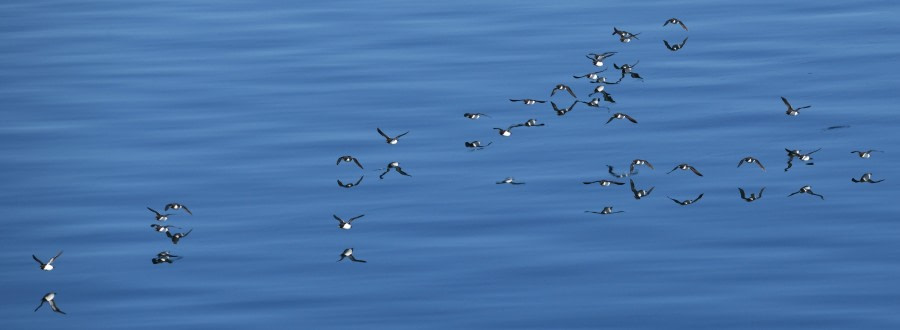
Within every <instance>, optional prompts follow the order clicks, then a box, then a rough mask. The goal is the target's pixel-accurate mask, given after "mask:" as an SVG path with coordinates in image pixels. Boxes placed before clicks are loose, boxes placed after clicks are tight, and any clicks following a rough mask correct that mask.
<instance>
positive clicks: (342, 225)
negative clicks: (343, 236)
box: [331, 214, 365, 230]
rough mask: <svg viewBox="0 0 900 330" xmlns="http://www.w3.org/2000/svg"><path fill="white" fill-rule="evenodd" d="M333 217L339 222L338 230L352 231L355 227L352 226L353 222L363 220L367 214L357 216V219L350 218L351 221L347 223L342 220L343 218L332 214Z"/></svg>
mask: <svg viewBox="0 0 900 330" xmlns="http://www.w3.org/2000/svg"><path fill="white" fill-rule="evenodd" d="M331 216H332V217H334V220H337V221H338V222H339V224H338V228H341V229H345V230H346V229H350V227H353V225H352V224H351V223H352V222H353V220H356V219H359V218H362V217H364V216H365V214H360V215H357V216H355V217H352V218H350V219H349V220H347V221H344V219H341V218H340V217H338V216H337V215H336V214H332V215H331Z"/></svg>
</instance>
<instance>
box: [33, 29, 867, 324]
mask: <svg viewBox="0 0 900 330" xmlns="http://www.w3.org/2000/svg"><path fill="white" fill-rule="evenodd" d="M669 24H673V25H677V26H680V27H681V28H683V29H684V30H685V31H688V27H687V26H686V25H685V24H684V22H682V21H681V20H679V19H677V18H670V19H668V20H666V21H665V23H664V24H663V26H667V25H669ZM612 34H613V35H616V36H618V37H619V41H620V42H622V43H628V42H631V41H632V40H638V35H640V33H631V32H628V31H625V30H619V29H618V28H615V27H614V28H613V33H612ZM687 40H688V38H687V37H685V38H684V39H683V41H682V42H681V43H678V44H670V43H669V42H668V41H666V40H663V43H664V45H665V46H666V48H667V49H668V50H670V51H678V50H680V49H682V48H683V47H684V46H685V44H686V43H687ZM616 54H617V52H603V53H591V54H587V55H586V57H587V58H588V59H589V60H590V61H591V63H592V64H593V66H595V67H603V66H605V63H604V61H605V60H607V59H609V58H610V57H612V56H614V55H616ZM638 63H640V61H635V63H634V64H627V63H626V64H622V65H619V64H617V63H613V68H614V69H615V70H617V71H618V72H619V77H618V79H617V80H616V81H611V80H607V78H606V77H604V76H601V74H602V73H604V72H605V71H606V70H607V69H603V70H600V71H594V72H589V73H585V74H582V75H573V78H575V79H582V78H586V79H587V80H589V82H590V83H592V84H596V85H597V86H596V87H594V88H593V91H592V93H590V94H589V95H588V96H589V97H592V99H591V100H589V101H582V100H579V99H578V97H577V96H576V94H575V92H574V91H573V89H572V88H571V87H569V86H568V85H565V84H557V85H556V86H554V87H553V89H551V91H550V97H554V96H555V95H556V94H557V93H558V92H559V93H563V92H565V93H566V94H569V95H571V96H572V97H573V98H574V101H573V102H572V103H571V104H570V105H569V106H568V107H565V108H561V107H559V106H558V105H557V104H556V103H555V102H553V101H547V100H538V99H532V98H522V99H509V101H511V102H517V103H522V104H524V105H526V106H533V105H536V104H544V103H547V102H549V103H550V105H551V107H552V109H553V110H554V112H555V113H556V115H557V116H564V115H566V114H567V113H569V112H571V111H572V110H573V109H574V108H575V106H576V105H577V104H578V103H583V104H585V105H586V106H588V107H593V108H606V109H607V110H608V111H609V107H607V106H604V105H602V104H604V103H609V104H614V103H616V101H615V99H614V98H613V95H612V94H610V93H609V91H608V90H607V89H606V87H607V86H609V85H618V84H620V83H622V81H623V80H624V79H625V78H626V77H629V78H631V79H638V80H643V79H644V78H643V77H641V75H640V74H639V73H637V72H636V71H635V70H634V68H635V67H636V66H637V65H638ZM597 94H599V96H600V97H602V100H601V98H600V97H594V96H595V95H597ZM781 101H782V102H783V103H784V105H785V106H786V108H787V109H786V111H785V113H786V114H787V115H788V116H798V115H799V114H800V110H803V109H807V108H810V107H811V106H809V105H806V106H801V107H794V106H793V105H791V103H790V102H788V100H787V99H786V98H784V97H781ZM463 116H464V117H465V118H468V119H471V120H478V119H480V118H481V117H490V116H489V115H488V114H485V113H464V114H463ZM616 120H626V121H628V122H630V123H632V124H637V123H638V120H637V119H635V118H634V117H632V116H630V115H628V114H626V113H622V112H616V113H613V114H612V115H611V116H610V117H609V119H608V120H607V121H606V124H610V123H612V122H613V121H616ZM544 125H545V124H543V123H538V121H537V119H534V118H531V119H528V120H527V121H525V122H523V123H516V124H512V125H509V126H506V127H494V128H493V129H494V130H497V133H498V134H499V135H500V136H502V137H509V136H511V135H512V130H513V129H514V128H519V127H540V126H544ZM845 127H848V126H832V127H829V128H827V129H838V128H845ZM376 131H377V132H378V134H379V135H381V137H383V138H384V139H385V142H386V143H387V144H389V145H395V144H397V143H399V142H400V138H402V137H404V136H406V135H407V134H409V131H406V132H404V133H402V134H398V135H394V136H392V135H389V134H387V133H385V132H384V131H382V130H381V128H376ZM492 143H493V142H488V143H486V144H484V143H482V142H480V141H477V140H475V141H467V142H465V147H466V148H469V149H471V150H472V151H475V150H482V149H484V148H487V147H488V146H490V145H491V144H492ZM819 150H821V148H819V149H816V150H813V151H810V152H805V153H804V152H802V151H801V150H798V149H787V148H785V151H786V152H787V165H786V167H785V168H784V171H785V172H787V171H788V170H789V169H791V168H792V167H793V162H794V161H795V160H799V161H800V162H802V163H804V164H806V165H814V163H813V158H812V155H813V154H814V153H816V152H818V151H819ZM875 152H883V151H880V150H872V149H869V150H854V151H851V154H856V155H857V156H858V157H859V158H863V159H867V158H870V157H872V155H873V153H875ZM341 163H352V165H355V166H357V167H359V168H360V169H364V167H363V165H362V163H360V161H359V159H357V158H356V157H353V156H351V155H344V156H340V157H338V159H337V162H336V165H340V164H341ZM744 164H751V165H756V166H757V167H758V168H759V169H760V170H762V171H766V167H765V166H764V165H763V163H762V162H760V160H759V159H757V158H755V157H753V156H747V157H744V158H742V159H740V160H739V161H738V164H737V167H741V166H742V165H744ZM639 166H645V167H647V168H649V169H650V170H655V168H654V167H653V164H651V163H650V161H648V160H645V159H634V160H633V161H631V163H630V164H629V166H628V171H627V172H617V171H615V168H614V167H613V166H610V165H606V167H607V171H608V172H609V174H610V175H611V176H612V177H613V179H612V180H607V179H600V180H591V181H583V182H582V183H583V184H585V185H592V184H598V185H599V186H601V187H609V186H613V185H616V186H622V185H625V182H623V181H617V180H616V179H624V178H627V177H631V176H634V175H637V174H638V170H637V169H638V167H639ZM380 170H383V172H382V173H381V175H379V178H380V179H384V177H385V175H388V174H389V173H390V172H391V171H394V172H397V173H398V174H399V175H403V176H411V175H410V174H409V173H407V172H406V171H404V170H403V168H402V167H400V163H399V162H396V161H392V162H390V163H388V164H387V166H386V167H385V168H383V169H380ZM679 170H681V171H689V172H690V173H692V174H694V175H695V176H698V177H702V176H703V174H702V173H701V172H700V170H698V169H697V167H695V166H693V165H691V164H688V163H681V164H678V165H675V166H674V167H673V168H672V169H671V170H669V171H668V172H667V174H670V173H673V172H675V171H679ZM364 178H365V175H362V176H360V177H359V179H357V180H356V181H348V182H344V181H341V180H340V179H338V180H337V184H338V186H340V187H342V188H353V187H356V186H358V185H360V184H361V183H362V181H363V179H364ZM851 181H852V182H854V183H869V184H874V183H879V182H882V181H884V180H883V179H881V180H875V179H873V178H872V173H865V174H863V175H862V176H861V177H860V178H859V179H857V178H852V179H851ZM496 184H509V185H521V184H525V182H519V181H516V180H515V179H514V178H513V177H507V178H505V179H503V180H500V181H497V182H496ZM629 186H630V189H631V192H632V194H633V196H634V198H635V199H638V200H640V199H642V198H646V197H647V196H649V195H650V194H651V193H653V190H654V189H655V187H650V188H649V189H642V188H638V187H637V186H636V185H635V182H634V179H630V178H629ZM765 189H766V188H765V187H762V188H760V189H759V191H758V192H751V193H749V194H748V193H747V192H746V191H745V190H744V189H743V188H738V193H739V194H740V198H741V199H743V200H744V201H746V202H754V201H756V200H759V199H761V198H762V197H763V192H764V191H765ZM802 194H806V195H812V196H815V197H818V198H820V199H822V200H824V199H825V196H823V195H821V194H818V193H815V192H814V191H813V190H812V187H811V186H809V185H804V186H802V187H800V188H799V189H798V190H797V191H795V192H793V193H791V194H789V195H787V196H788V197H790V196H794V195H802ZM667 197H668V196H667ZM668 198H669V199H670V200H672V201H673V202H674V203H676V204H678V205H681V206H686V205H691V204H694V203H697V202H699V201H700V199H701V198H703V194H702V193H701V194H699V195H698V196H697V197H695V198H692V199H685V200H679V199H675V198H672V197H668ZM147 209H148V210H150V211H151V212H153V214H154V217H155V219H156V221H158V222H165V221H167V220H168V219H169V217H170V216H173V215H174V214H172V213H160V212H158V211H156V210H154V209H153V208H150V207H147ZM182 209H183V210H184V212H186V213H187V214H189V215H193V213H192V212H191V211H190V210H189V209H188V208H187V206H185V205H184V204H180V203H169V204H167V205H166V206H165V207H164V209H163V211H164V212H165V211H169V210H173V211H178V210H182ZM585 212H586V213H594V214H601V215H609V214H616V213H623V212H624V211H621V210H613V206H605V207H603V209H602V210H600V211H591V210H588V211H585ZM364 216H365V214H361V215H357V216H354V217H351V218H348V219H346V220H344V219H343V218H341V217H339V216H338V215H336V214H333V215H332V217H333V218H334V220H336V221H337V222H338V228H340V229H342V230H349V229H350V228H352V224H353V221H355V220H358V219H360V218H362V217H364ZM150 227H152V228H153V229H154V230H155V231H157V232H161V233H165V234H166V237H168V238H169V239H170V240H171V242H172V244H178V242H179V241H180V240H181V239H183V238H185V237H187V236H188V235H189V234H190V233H191V232H192V231H193V229H190V230H188V231H187V232H184V233H173V232H172V231H171V229H172V228H177V229H181V228H180V227H175V226H173V225H160V224H156V223H154V224H151V225H150ZM353 252H354V251H353V248H352V247H350V248H346V249H344V251H343V252H341V254H340V259H338V260H337V261H338V262H340V261H343V260H344V259H349V260H350V261H353V262H359V263H365V262H366V261H365V260H362V259H358V258H356V257H355V256H354V254H353ZM61 255H62V251H59V253H57V254H56V255H55V256H54V257H52V258H50V259H49V260H48V261H47V262H46V263H45V262H43V261H41V259H39V258H38V257H37V256H35V255H32V258H34V260H35V261H36V262H37V263H38V264H39V268H40V269H41V270H44V271H51V270H53V269H54V266H53V263H54V262H55V261H56V260H57V259H58V258H59V257H60V256H61ZM181 258H182V257H180V256H177V255H173V254H171V253H170V252H169V251H163V252H160V253H158V254H157V255H156V256H155V257H154V258H152V260H151V262H152V263H153V264H161V263H169V264H171V263H173V262H174V261H175V260H179V259H181ZM55 297H56V293H54V292H50V293H47V294H46V295H44V296H43V297H42V298H41V301H40V305H38V307H37V308H35V311H38V310H39V309H40V308H41V307H43V305H44V304H45V303H47V304H49V305H50V309H51V310H53V311H54V312H57V313H60V314H65V312H63V311H62V310H60V309H59V307H58V306H57V305H56V302H55V300H54V299H55Z"/></svg>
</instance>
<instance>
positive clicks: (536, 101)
mask: <svg viewBox="0 0 900 330" xmlns="http://www.w3.org/2000/svg"><path fill="white" fill-rule="evenodd" d="M509 101H510V102H522V103H525V105H532V104H535V103H545V102H547V101H539V100H533V99H520V100H516V99H509Z"/></svg>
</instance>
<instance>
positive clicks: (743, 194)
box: [738, 187, 766, 202]
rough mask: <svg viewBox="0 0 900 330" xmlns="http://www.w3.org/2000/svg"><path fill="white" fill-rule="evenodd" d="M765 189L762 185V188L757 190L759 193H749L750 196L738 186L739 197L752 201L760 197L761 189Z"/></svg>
mask: <svg viewBox="0 0 900 330" xmlns="http://www.w3.org/2000/svg"><path fill="white" fill-rule="evenodd" d="M765 190H766V187H762V189H760V190H759V195H756V194H754V193H750V196H747V194H746V193H744V189H741V188H738V191H739V192H740V193H741V199H743V200H744V201H747V202H752V201H755V200H757V199H760V198H762V197H763V191H765Z"/></svg>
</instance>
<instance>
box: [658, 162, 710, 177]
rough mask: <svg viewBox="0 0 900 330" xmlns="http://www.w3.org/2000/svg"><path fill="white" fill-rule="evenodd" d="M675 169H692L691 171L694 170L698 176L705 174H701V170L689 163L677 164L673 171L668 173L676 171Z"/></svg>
mask: <svg viewBox="0 0 900 330" xmlns="http://www.w3.org/2000/svg"><path fill="white" fill-rule="evenodd" d="M675 170H684V171H688V170H690V171H691V172H694V174H696V175H697V176H703V174H700V171H697V169H696V168H694V167H693V166H691V165H688V164H678V165H677V166H675V168H673V169H672V170H671V171H669V172H668V173H666V174H669V173H672V172H675Z"/></svg>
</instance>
